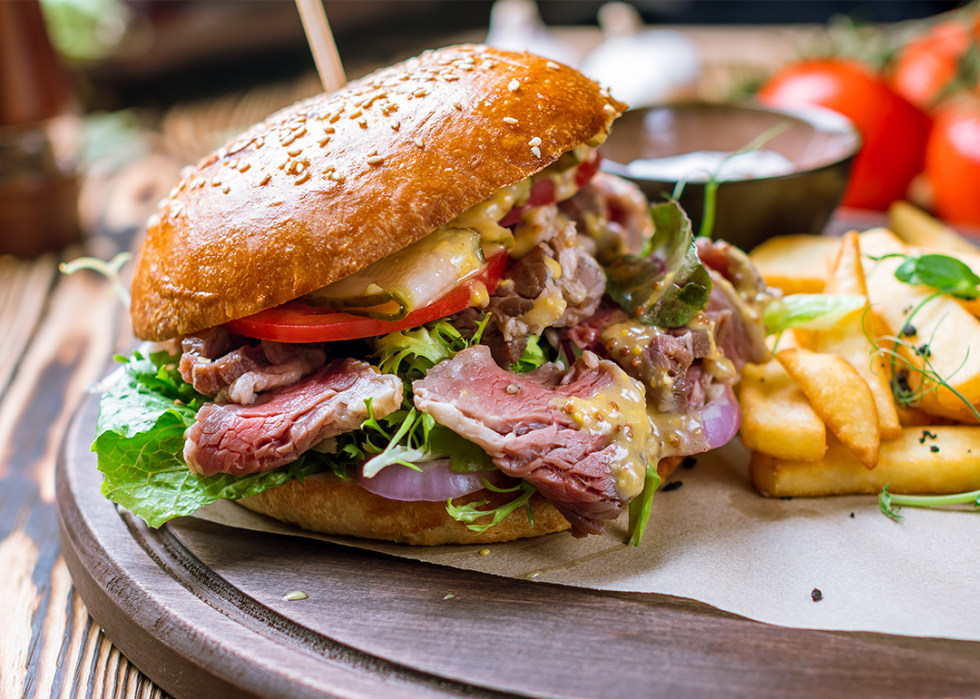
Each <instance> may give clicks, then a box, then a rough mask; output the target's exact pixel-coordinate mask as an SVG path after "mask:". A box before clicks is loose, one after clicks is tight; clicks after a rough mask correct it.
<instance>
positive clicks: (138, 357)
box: [92, 352, 351, 527]
mask: <svg viewBox="0 0 980 699" xmlns="http://www.w3.org/2000/svg"><path fill="white" fill-rule="evenodd" d="M117 359H119V360H120V361H123V362H125V363H124V364H123V366H122V367H121V368H120V369H119V370H117V372H116V373H115V374H113V376H112V377H110V385H109V387H108V390H107V391H106V393H105V394H104V395H103V396H102V402H101V404H100V408H99V420H98V427H97V430H96V438H95V442H94V444H93V445H92V450H93V451H95V452H96V453H97V454H98V464H99V471H101V472H102V474H103V475H104V476H105V479H104V480H103V482H102V494H103V495H105V496H106V497H107V498H108V499H109V500H111V501H112V502H114V503H116V504H118V505H122V506H123V507H125V508H126V509H128V510H129V511H130V512H132V513H134V514H136V515H138V516H139V517H141V518H142V519H144V520H145V521H146V523H147V524H149V525H150V526H151V527H159V526H160V525H162V524H164V523H165V522H167V521H168V520H171V519H173V518H174V517H181V516H184V515H189V514H191V513H192V512H194V511H195V510H197V509H198V508H200V507H203V506H204V505H210V504H211V503H213V502H216V501H217V500H220V499H225V500H237V499H238V498H243V497H247V496H249V495H258V494H259V493H261V492H263V491H265V490H268V489H269V488H274V487H276V486H278V485H282V484H283V483H286V482H288V481H290V480H294V479H298V480H302V479H303V478H305V477H306V476H308V475H311V474H313V473H317V472H320V471H324V470H328V469H330V468H331V465H330V464H328V462H327V457H326V456H324V455H323V454H320V453H318V452H307V453H306V454H304V455H303V456H302V457H300V458H299V459H298V460H297V461H294V462H293V463H291V464H289V465H287V466H284V467H282V468H279V469H276V470H274V471H266V472H263V473H255V474H251V475H246V476H233V475H228V474H219V475H215V476H202V475H199V474H196V473H194V472H193V471H191V470H190V469H188V468H187V466H186V465H185V464H184V462H183V459H182V458H181V454H182V452H183V449H184V431H185V430H186V429H187V428H188V427H190V426H191V425H193V424H194V419H195V415H196V413H197V410H198V408H200V406H201V405H203V404H204V402H206V401H207V400H209V399H208V398H207V397H206V396H203V395H201V394H200V393H198V392H197V391H195V390H194V388H193V387H192V386H190V385H189V384H186V383H184V382H183V380H182V379H181V377H180V373H179V372H178V371H177V368H176V365H175V362H176V361H177V357H175V356H173V355H170V354H168V353H166V352H159V353H153V354H150V355H149V356H143V355H142V354H140V353H138V352H137V353H135V354H134V355H133V356H132V357H130V358H128V359H126V358H121V357H119V358H117ZM350 456H351V455H350V454H344V453H340V454H338V455H333V456H331V457H329V458H330V463H331V464H336V465H338V466H339V465H340V464H342V462H343V461H345V460H349V459H350Z"/></svg>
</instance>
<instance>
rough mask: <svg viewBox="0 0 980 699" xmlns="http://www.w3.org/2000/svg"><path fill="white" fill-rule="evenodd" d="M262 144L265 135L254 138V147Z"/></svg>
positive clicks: (259, 146) (263, 143)
mask: <svg viewBox="0 0 980 699" xmlns="http://www.w3.org/2000/svg"><path fill="white" fill-rule="evenodd" d="M264 145H265V137H264V136H259V137H258V138H257V139H255V147H256V148H261V147H262V146H264Z"/></svg>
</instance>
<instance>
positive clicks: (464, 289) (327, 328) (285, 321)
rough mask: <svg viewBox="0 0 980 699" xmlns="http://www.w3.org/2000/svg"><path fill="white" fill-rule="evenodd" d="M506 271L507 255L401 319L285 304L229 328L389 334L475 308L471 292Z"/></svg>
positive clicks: (297, 337)
mask: <svg viewBox="0 0 980 699" xmlns="http://www.w3.org/2000/svg"><path fill="white" fill-rule="evenodd" d="M506 269H507V253H506V252H502V253H500V254H498V255H496V256H494V257H493V258H492V259H491V260H490V261H489V263H487V266H486V268H485V269H484V270H483V271H482V272H481V273H480V274H479V275H477V276H476V277H473V278H472V279H469V280H467V282H466V283H465V284H463V285H462V286H459V287H457V288H455V289H453V290H452V291H450V292H449V293H448V294H446V295H445V296H443V297H442V298H441V299H439V300H438V301H433V302H432V303H430V304H429V305H428V306H425V307H423V308H418V309H416V310H414V311H412V312H411V313H409V314H408V316H406V317H405V318H403V319H402V320H395V321H391V320H375V319H374V318H366V317H364V316H355V315H351V314H350V313H339V312H337V311H332V310H330V309H328V308H317V307H315V306H308V305H306V304H303V303H285V304H283V305H281V306H276V307H275V308H270V309H269V310H267V311H261V312H260V313H256V314H255V315H250V316H248V317H246V318H239V319H238V320H232V321H229V322H228V324H227V325H228V329H229V330H231V331H232V332H235V333H238V334H239V335H245V336H246V337H254V338H256V339H259V340H275V341H277V342H333V341H336V340H356V339H358V338H362V337H375V336H377V335H387V334H388V333H393V332H395V331H396V330H405V329H407V328H414V327H417V326H419V325H422V324H423V323H428V322H429V321H431V320H438V319H439V318H445V317H446V316H448V315H452V314H453V313H457V312H459V311H462V310H463V309H464V308H469V307H470V306H472V305H473V302H472V296H471V292H470V289H471V287H472V286H473V285H474V284H475V283H476V282H483V283H484V284H485V285H486V287H487V291H490V292H492V291H493V290H494V289H496V288H497V284H498V283H499V282H500V278H501V277H502V276H503V275H504V272H505V271H506Z"/></svg>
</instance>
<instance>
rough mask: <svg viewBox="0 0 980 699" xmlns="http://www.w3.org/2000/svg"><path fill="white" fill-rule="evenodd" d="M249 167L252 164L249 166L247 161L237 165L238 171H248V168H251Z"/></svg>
mask: <svg viewBox="0 0 980 699" xmlns="http://www.w3.org/2000/svg"><path fill="white" fill-rule="evenodd" d="M251 167H252V166H251V165H249V164H248V163H242V164H241V165H240V166H239V168H238V171H239V172H248V171H249V170H250V169H251Z"/></svg>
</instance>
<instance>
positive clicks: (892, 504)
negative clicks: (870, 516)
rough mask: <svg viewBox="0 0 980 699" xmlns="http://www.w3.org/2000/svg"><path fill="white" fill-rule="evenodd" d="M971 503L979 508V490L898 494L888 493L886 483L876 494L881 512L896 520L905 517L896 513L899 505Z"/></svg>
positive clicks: (939, 505) (938, 505)
mask: <svg viewBox="0 0 980 699" xmlns="http://www.w3.org/2000/svg"><path fill="white" fill-rule="evenodd" d="M971 504H972V505H973V507H974V509H980V490H971V491H970V492H968V493H955V494H953V495H898V494H896V493H889V492H888V486H887V485H886V486H885V487H884V488H882V489H881V494H880V495H879V496H878V508H879V509H880V510H881V512H882V514H884V515H887V516H888V517H890V518H891V519H894V520H896V521H899V520H902V519H905V518H904V517H902V515H900V514H899V513H898V511H899V509H901V506H902V505H904V506H906V507H949V506H950V505H971Z"/></svg>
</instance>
